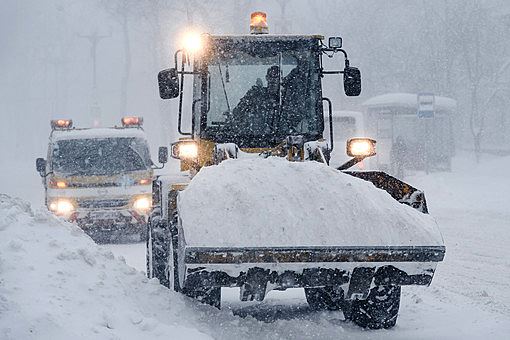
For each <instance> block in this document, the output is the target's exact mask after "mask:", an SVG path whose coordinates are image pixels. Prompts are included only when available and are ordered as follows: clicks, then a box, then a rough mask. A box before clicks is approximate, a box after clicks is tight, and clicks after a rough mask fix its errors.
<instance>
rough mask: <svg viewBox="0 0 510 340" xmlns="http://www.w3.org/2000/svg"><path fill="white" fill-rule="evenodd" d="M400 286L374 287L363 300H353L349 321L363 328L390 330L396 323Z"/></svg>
mask: <svg viewBox="0 0 510 340" xmlns="http://www.w3.org/2000/svg"><path fill="white" fill-rule="evenodd" d="M400 291H401V290H400V286H376V287H374V288H372V289H371V290H370V293H369V294H368V297H367V298H366V299H365V300H354V301H352V304H351V310H350V313H349V314H350V315H349V317H350V319H351V320H352V322H354V323H355V324H356V325H358V326H360V327H363V328H370V329H381V328H386V329H388V328H392V327H393V326H395V324H396V323H397V316H398V309H399V306H400Z"/></svg>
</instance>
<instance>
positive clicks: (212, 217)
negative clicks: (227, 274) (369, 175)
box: [179, 157, 443, 247]
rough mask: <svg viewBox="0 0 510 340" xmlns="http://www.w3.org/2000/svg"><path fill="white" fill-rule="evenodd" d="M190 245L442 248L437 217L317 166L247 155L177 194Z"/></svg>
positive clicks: (215, 168)
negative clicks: (440, 246) (435, 246)
mask: <svg viewBox="0 0 510 340" xmlns="http://www.w3.org/2000/svg"><path fill="white" fill-rule="evenodd" d="M179 213H180V216H181V221H182V225H183V228H184V236H185V239H186V244H187V245H189V246H207V247H215V246H217V247H266V246H414V245H417V246H433V245H442V244H443V241H442V237H441V234H440V233H439V231H438V228H437V224H436V222H435V220H434V219H433V218H432V217H431V216H430V215H426V214H422V213H420V212H418V211H417V210H415V209H413V208H411V207H409V206H406V205H403V204H400V203H399V202H397V201H396V200H394V199H393V198H392V197H391V196H390V195H389V194H388V193H387V192H385V191H383V190H380V189H377V188H375V187H374V186H373V184H372V183H370V182H367V181H364V180H361V179H358V178H355V177H352V176H350V175H347V174H344V173H341V172H339V171H337V170H335V169H333V168H331V167H328V166H327V165H325V164H321V163H317V162H288V161H286V160H285V159H281V158H277V157H269V158H267V159H263V158H261V157H250V158H244V159H236V160H227V161H224V162H222V163H221V164H219V165H217V166H210V167H205V168H203V169H202V170H201V171H200V172H199V173H198V174H197V175H196V176H195V178H194V179H193V180H192V181H191V183H190V184H189V186H188V187H187V188H186V189H185V190H184V191H183V192H182V193H181V194H180V195H179Z"/></svg>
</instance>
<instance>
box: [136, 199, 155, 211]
mask: <svg viewBox="0 0 510 340" xmlns="http://www.w3.org/2000/svg"><path fill="white" fill-rule="evenodd" d="M151 207H152V200H151V198H150V197H148V196H140V197H137V198H136V199H135V200H134V202H133V209H135V210H136V211H137V212H139V213H147V212H149V210H150V208H151Z"/></svg>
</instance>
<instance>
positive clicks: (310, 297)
mask: <svg viewBox="0 0 510 340" xmlns="http://www.w3.org/2000/svg"><path fill="white" fill-rule="evenodd" d="M343 294H344V293H343V290H342V289H340V288H339V289H338V290H336V289H335V287H323V288H305V296H306V301H307V302H308V305H309V306H310V308H311V309H313V310H339V309H340V305H341V301H342V300H343Z"/></svg>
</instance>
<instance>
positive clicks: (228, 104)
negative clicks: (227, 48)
mask: <svg viewBox="0 0 510 340" xmlns="http://www.w3.org/2000/svg"><path fill="white" fill-rule="evenodd" d="M218 70H220V78H221V86H222V87H223V94H224V95H225V101H226V102H227V109H228V113H229V114H230V112H232V111H230V103H229V101H228V95H227V89H226V88H225V81H224V80H223V72H221V63H220V62H219V61H218Z"/></svg>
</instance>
